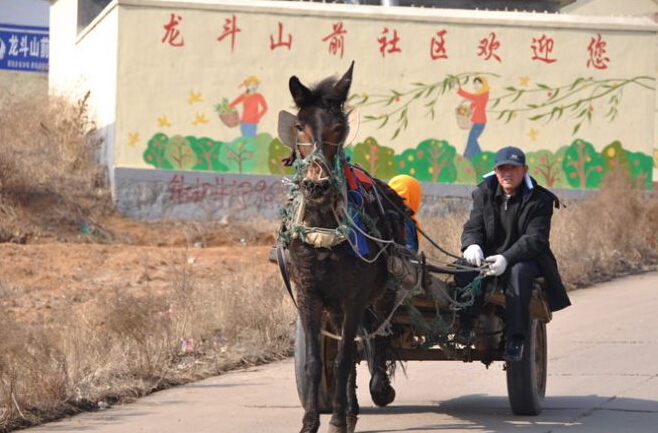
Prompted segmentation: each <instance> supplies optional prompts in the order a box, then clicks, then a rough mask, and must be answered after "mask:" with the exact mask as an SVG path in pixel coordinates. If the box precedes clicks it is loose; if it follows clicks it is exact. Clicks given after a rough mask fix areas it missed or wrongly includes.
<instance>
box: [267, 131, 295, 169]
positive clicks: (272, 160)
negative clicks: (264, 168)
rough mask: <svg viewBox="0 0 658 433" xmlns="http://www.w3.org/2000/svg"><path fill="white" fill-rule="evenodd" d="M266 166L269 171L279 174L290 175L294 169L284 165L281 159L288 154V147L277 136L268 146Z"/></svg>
mask: <svg viewBox="0 0 658 433" xmlns="http://www.w3.org/2000/svg"><path fill="white" fill-rule="evenodd" d="M267 154H268V157H269V158H268V168H269V170H270V173H272V174H279V175H282V176H283V175H292V174H293V173H294V169H293V168H292V167H286V166H284V165H283V163H282V162H281V160H282V159H283V158H285V157H287V156H288V155H290V148H289V147H288V146H286V145H285V144H283V143H282V142H281V141H280V140H279V139H278V138H275V139H273V140H272V141H271V142H270V145H269V147H268V152H267Z"/></svg>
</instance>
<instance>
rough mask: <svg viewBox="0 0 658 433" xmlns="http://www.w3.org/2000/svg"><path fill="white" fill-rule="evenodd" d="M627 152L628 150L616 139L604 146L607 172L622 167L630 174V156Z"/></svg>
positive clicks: (602, 152) (603, 155) (605, 170)
mask: <svg viewBox="0 0 658 433" xmlns="http://www.w3.org/2000/svg"><path fill="white" fill-rule="evenodd" d="M626 153H627V152H626V150H624V148H623V146H622V145H621V143H620V142H619V140H615V141H613V142H612V143H610V144H608V145H607V146H606V147H604V148H603V150H602V151H601V157H602V158H603V170H604V172H606V173H607V172H609V171H613V170H617V169H620V170H623V171H627V172H629V174H630V167H629V162H628V156H627V154H626Z"/></svg>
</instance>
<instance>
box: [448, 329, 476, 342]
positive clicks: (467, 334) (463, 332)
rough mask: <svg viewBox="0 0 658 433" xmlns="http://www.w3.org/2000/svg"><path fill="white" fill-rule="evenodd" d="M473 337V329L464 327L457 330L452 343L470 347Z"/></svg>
mask: <svg viewBox="0 0 658 433" xmlns="http://www.w3.org/2000/svg"><path fill="white" fill-rule="evenodd" d="M471 335H472V329H471V328H470V327H462V328H459V330H457V332H456V333H455V336H454V337H453V338H452V341H454V342H455V343H458V344H462V345H464V346H470V345H471V340H472V338H471Z"/></svg>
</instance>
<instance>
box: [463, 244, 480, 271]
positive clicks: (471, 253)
mask: <svg viewBox="0 0 658 433" xmlns="http://www.w3.org/2000/svg"><path fill="white" fill-rule="evenodd" d="M464 258H465V259H466V261H467V262H468V263H470V264H472V265H477V266H481V265H482V260H483V259H484V253H483V252H482V248H480V246H479V245H478V244H473V245H469V246H468V248H466V249H465V250H464Z"/></svg>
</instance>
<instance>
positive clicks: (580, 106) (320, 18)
mask: <svg viewBox="0 0 658 433" xmlns="http://www.w3.org/2000/svg"><path fill="white" fill-rule="evenodd" d="M223 7H224V8H228V10H216V11H212V12H208V11H204V13H203V14H201V13H200V12H199V11H196V12H194V11H191V10H183V11H164V10H161V9H153V10H149V12H148V17H149V19H150V22H151V24H152V25H151V28H150V30H148V31H146V34H147V35H150V37H143V36H141V37H139V38H135V46H133V47H131V48H130V49H132V50H133V51H134V53H132V54H131V53H128V54H127V56H126V58H131V56H132V58H133V59H135V60H136V61H140V60H138V59H141V57H140V56H145V55H147V54H145V53H148V55H149V56H155V57H153V58H157V59H158V62H160V63H159V64H168V63H169V64H172V65H181V70H180V72H179V74H180V78H178V77H170V80H171V82H172V83H179V84H180V85H179V86H178V88H176V86H172V87H171V88H168V89H167V90H166V91H164V90H163V89H162V88H155V87H153V89H152V92H151V93H152V94H153V95H154V97H153V98H151V99H154V100H152V101H149V100H148V98H143V99H144V101H141V100H140V101H137V103H136V104H135V105H134V106H131V107H122V108H120V109H119V110H118V111H119V113H120V114H119V115H118V119H117V129H118V131H119V132H118V136H119V137H123V138H122V139H123V140H124V141H123V143H122V144H118V145H117V147H118V148H119V150H117V158H116V159H117V161H118V163H119V164H120V165H128V166H137V167H139V166H143V167H152V168H156V169H163V170H192V171H194V170H201V171H211V172H218V173H253V174H275V175H290V174H291V168H288V167H284V166H283V165H282V164H281V160H282V159H283V158H284V157H286V156H287V154H288V153H289V149H288V148H287V147H286V146H285V145H283V144H282V143H281V142H280V141H279V140H278V139H277V138H276V137H275V136H276V133H275V131H276V123H275V122H276V117H277V116H276V115H275V114H276V112H278V110H279V109H288V110H290V109H292V107H291V105H292V101H291V98H290V95H289V92H288V88H287V87H288V86H287V83H288V78H289V77H290V76H291V75H293V74H296V75H298V76H299V77H300V78H301V79H302V81H304V82H305V83H308V84H312V83H313V82H316V81H318V80H319V79H322V78H324V77H326V76H329V75H332V73H333V72H335V71H338V70H342V69H344V68H343V66H344V65H343V64H344V63H345V62H347V60H346V59H351V58H355V59H356V70H355V82H354V83H353V84H352V91H353V92H354V93H353V94H351V95H350V97H349V98H348V102H347V103H348V105H349V107H348V108H350V109H354V110H356V111H358V112H359V113H360V118H361V127H360V130H359V134H358V135H357V139H356V142H355V143H351V144H350V145H349V146H347V147H346V153H347V154H348V155H349V157H350V158H351V161H352V162H354V163H357V164H359V165H361V166H362V167H364V168H365V169H366V170H367V171H369V172H370V173H371V174H373V175H375V176H378V177H380V178H382V179H389V178H391V177H393V176H395V175H397V174H408V175H411V176H414V177H416V178H417V179H419V180H421V181H423V182H439V183H458V184H472V183H477V182H478V181H479V180H480V179H481V178H482V175H484V174H486V173H488V172H490V171H491V170H492V167H493V159H494V155H495V151H496V150H497V149H498V148H500V147H503V146H507V145H515V146H518V147H521V148H522V149H523V150H524V151H526V154H527V157H528V158H527V161H528V164H529V166H530V173H531V174H532V176H534V177H535V178H536V179H537V180H538V181H539V182H540V183H541V184H544V185H546V186H548V187H554V188H578V189H582V188H586V189H590V188H597V187H598V186H599V185H600V184H601V182H602V179H603V178H604V177H605V175H606V173H608V172H610V171H611V170H616V169H621V170H624V171H625V172H627V173H628V174H629V175H630V176H632V177H633V178H634V179H636V180H637V181H638V182H639V183H641V184H642V185H644V186H645V187H647V188H650V187H651V183H652V171H653V169H654V166H656V164H658V152H654V150H653V147H654V146H653V140H654V137H653V129H654V111H653V110H654V88H655V77H654V75H653V54H652V51H650V48H651V46H652V45H651V44H653V42H651V41H653V40H654V39H653V38H655V30H651V31H648V30H646V29H639V28H638V29H636V30H633V29H630V30H628V31H627V32H625V33H624V32H614V31H606V29H605V28H595V27H593V26H592V25H588V26H575V25H573V24H564V23H562V24H560V25H559V26H556V27H552V26H551V24H550V23H547V22H545V23H544V24H537V23H533V24H532V25H526V24H527V21H524V20H527V19H528V18H522V15H523V14H515V15H514V17H513V18H514V19H516V20H518V23H517V24H518V25H513V26H504V27H502V26H496V25H495V24H492V20H493V19H489V20H488V21H486V22H485V21H478V20H471V21H469V20H466V19H463V21H464V22H460V23H459V25H457V24H454V23H453V24H448V23H445V22H441V19H440V17H438V15H437V18H436V19H435V20H434V21H431V20H429V19H428V20H426V21H424V22H418V23H416V22H413V23H411V22H406V21H404V20H405V18H402V17H395V18H394V17H392V16H388V17H387V19H390V21H389V22H386V21H384V22H383V21H382V20H381V19H372V17H369V16H366V15H358V16H357V17H356V18H355V19H353V20H350V21H343V20H341V19H340V18H337V17H332V16H331V15H327V14H317V16H314V14H313V13H310V15H309V16H308V17H307V18H306V19H305V20H299V21H295V20H294V19H292V18H290V17H289V16H287V15H285V14H281V15H277V14H276V13H273V12H271V11H269V12H267V13H265V12H259V11H258V10H257V9H256V10H255V12H253V11H252V12H253V13H252V12H249V13H246V12H244V11H241V9H240V7H238V6H235V7H229V6H223ZM291 7H296V6H291ZM206 12H208V13H206ZM432 13H434V12H432ZM437 14H439V13H438V12H437ZM483 16H484V14H483ZM127 17H128V18H127V19H126V20H124V21H122V25H125V26H126V28H130V25H131V23H133V21H131V20H135V21H134V23H133V24H136V23H137V17H135V18H131V17H130V15H128V16H127ZM379 18H381V17H379ZM555 19H556V20H559V19H560V18H559V17H556V18H555ZM144 22H149V20H147V21H140V23H144ZM515 26H516V27H515ZM542 26H543V27H542ZM569 26H572V27H569ZM603 27H605V26H603ZM136 28H144V24H140V25H138V26H137V27H136ZM203 29H212V30H208V31H206V30H203ZM633 32H635V33H633ZM302 35H304V36H302ZM312 35H317V37H315V36H312ZM149 38H150V39H149ZM640 42H641V43H640ZM644 42H646V47H647V48H646V50H644V51H643V48H642V47H644V46H645V44H644ZM631 47H635V48H638V49H637V50H636V49H631ZM640 48H642V49H640ZM199 51H203V52H206V51H207V52H213V53H215V54H216V57H217V59H218V61H217V63H216V64H213V65H199V70H198V71H192V69H190V70H189V71H188V70H187V69H185V68H184V67H183V65H184V64H185V63H186V62H191V61H192V60H193V59H194V58H195V57H194V55H193V54H192V53H194V52H197V53H198V52H199ZM311 53H312V55H314V56H318V57H322V58H323V59H324V61H323V62H317V64H318V65H324V66H312V67H306V66H302V65H304V62H300V61H299V59H300V56H304V55H311ZM323 56H326V58H324V57H323ZM142 61H143V59H142ZM167 62H168V63H167ZM311 63H313V62H311ZM409 64H414V65H417V66H418V67H414V70H410V69H409V67H408V65H409ZM291 65H296V66H297V65H298V66H299V68H300V69H299V70H296V69H294V68H293V66H291ZM323 68H328V69H324V70H323ZM293 69H294V70H293ZM150 72H151V74H155V75H158V74H159V75H161V76H165V75H167V74H171V72H165V71H163V69H162V68H158V67H157V64H156V63H154V66H153V69H151V70H150ZM215 74H217V76H219V77H220V79H210V78H208V77H211V76H213V75H215ZM120 75H121V74H120ZM167 76H168V77H169V75H167ZM156 81H157V80H156ZM238 83H239V84H238ZM236 84H238V85H237V87H238V88H240V91H239V92H238V91H237V90H236ZM134 86H136V84H134V83H133V82H130V83H128V82H126V83H123V84H120V86H119V87H120V91H121V92H124V93H125V94H130V93H135V92H138V88H137V87H134ZM143 86H146V87H148V86H155V84H151V83H150V82H148V81H147V82H145V83H144V84H143ZM160 93H163V94H162V95H160ZM204 95H205V96H204ZM209 95H211V96H209ZM119 100H121V98H119ZM153 107H157V111H154V110H153ZM274 107H275V108H274ZM273 111H274V113H275V114H272V112H273ZM147 116H150V119H148V118H147ZM145 125H150V126H145ZM238 127H239V128H238ZM122 146H123V147H122Z"/></svg>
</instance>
